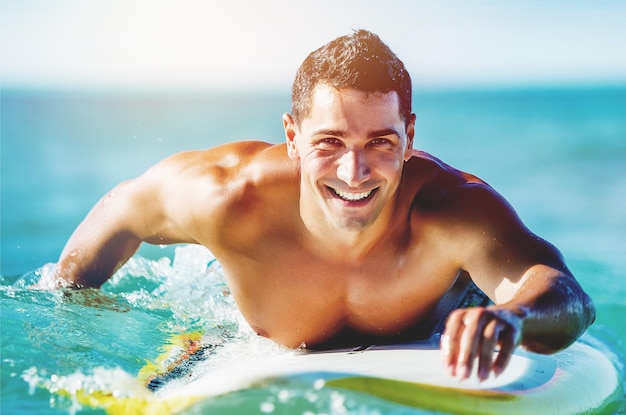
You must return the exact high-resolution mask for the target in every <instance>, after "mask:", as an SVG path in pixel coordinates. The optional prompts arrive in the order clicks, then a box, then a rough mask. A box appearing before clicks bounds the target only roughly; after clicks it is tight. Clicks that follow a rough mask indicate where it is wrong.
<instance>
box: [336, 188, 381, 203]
mask: <svg viewBox="0 0 626 415" xmlns="http://www.w3.org/2000/svg"><path fill="white" fill-rule="evenodd" d="M331 189H332V191H333V192H334V193H335V194H336V195H337V196H339V198H341V199H343V200H345V201H346V202H358V201H360V200H364V199H367V198H368V197H369V196H370V195H371V194H372V193H374V190H375V189H374V190H369V191H367V192H358V193H352V192H344V191H341V190H337V189H333V188H331Z"/></svg>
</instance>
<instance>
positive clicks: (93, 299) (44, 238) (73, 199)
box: [0, 88, 626, 414]
mask: <svg viewBox="0 0 626 415" xmlns="http://www.w3.org/2000/svg"><path fill="white" fill-rule="evenodd" d="M288 110H289V97H288V96H287V95H280V94H275V95H271V94H250V95H235V96H232V95H211V94H205V95H203V94H196V95H189V94H187V95H183V94H165V93H164V94H145V93H144V94H131V93H119V94H118V93H77V92H74V93H68V92H65V93H62V92H50V91H7V90H4V91H2V106H1V111H2V120H1V129H2V131H1V139H2V147H1V157H2V158H1V180H2V186H1V259H2V261H1V270H0V274H1V276H2V279H1V280H0V296H1V297H0V298H1V301H2V303H1V308H0V313H1V320H0V323H1V325H0V330H1V341H2V345H1V353H2V356H1V360H2V361H1V365H2V366H1V369H2V373H1V386H2V397H1V398H2V400H1V407H0V409H1V412H2V413H8V414H11V413H20V414H42V413H43V414H46V413H47V414H55V413H68V412H69V413H101V412H102V411H100V410H97V409H91V408H86V407H83V406H82V405H81V404H79V403H78V402H77V401H76V399H75V394H72V393H70V394H69V395H66V396H63V395H60V394H58V393H51V392H50V389H52V390H54V389H59V388H66V389H70V390H75V389H76V388H77V387H83V388H87V389H88V388H93V389H104V390H107V388H108V390H122V389H123V391H121V392H123V393H133V389H132V387H131V386H129V385H131V383H132V382H131V383H128V382H130V381H129V380H128V378H129V377H133V376H135V375H136V374H137V372H138V371H139V370H140V369H141V368H142V367H143V366H144V365H145V362H146V359H148V360H153V359H155V358H156V357H157V356H158V355H159V353H160V350H159V349H158V347H159V346H160V345H163V344H164V343H166V342H167V339H168V337H169V336H171V335H173V334H177V333H181V332H185V331H189V330H202V331H204V332H206V333H207V336H209V337H210V338H211V339H212V340H215V341H221V342H223V343H224V344H225V345H226V346H227V347H225V348H223V350H224V352H223V353H222V354H221V355H218V356H217V357H216V360H214V363H215V364H218V363H219V364H227V362H228V361H229V359H236V356H237V353H241V351H242V350H246V349H245V348H248V349H250V348H252V349H255V350H260V351H263V352H265V351H268V350H269V351H268V353H273V352H276V351H275V350H272V347H271V345H268V344H266V343H263V341H262V340H259V339H258V338H256V337H255V336H253V335H252V334H251V333H250V332H249V329H248V328H247V327H246V325H245V324H242V323H241V317H240V316H239V314H238V312H237V310H236V307H235V306H234V305H233V304H232V301H231V300H230V298H229V297H228V295H225V294H224V291H225V290H224V288H225V287H224V285H223V280H222V278H221V274H220V272H219V267H218V266H217V264H213V266H212V267H210V268H209V269H208V270H206V269H205V267H206V262H207V261H209V260H210V258H209V257H207V256H206V255H208V254H206V253H202V252H198V251H196V250H195V249H194V247H184V246H181V247H177V251H176V252H175V250H174V248H172V247H170V248H162V247H151V246H145V247H143V248H142V249H141V250H140V252H139V254H138V255H137V256H136V257H135V258H134V259H133V260H132V261H131V262H130V263H129V264H128V266H126V267H125V268H123V269H122V270H120V272H119V273H118V274H117V275H116V277H115V278H113V279H112V280H111V281H109V282H108V283H107V284H106V285H105V286H104V287H103V289H102V290H86V291H81V292H61V291H56V292H34V291H31V290H28V289H26V288H25V286H26V285H27V283H28V282H30V281H33V280H35V279H37V278H38V276H39V275H40V274H41V273H43V272H49V271H50V267H52V265H46V264H51V263H53V262H54V261H56V259H57V257H58V255H59V253H60V251H61V249H62V247H63V244H64V242H65V240H66V239H67V238H68V237H69V235H70V233H71V232H72V231H73V229H74V227H75V226H76V225H77V224H78V222H79V221H80V220H81V219H82V217H83V216H84V215H85V214H86V213H87V211H88V210H89V209H90V207H91V206H92V205H93V204H94V203H95V202H96V201H97V200H98V198H99V197H100V196H102V195H103V194H104V193H105V192H106V191H107V190H108V189H110V188H111V187H112V186H114V185H115V184H116V183H117V182H119V181H121V180H123V179H125V178H128V177H132V176H135V175H138V174H140V173H141V172H143V171H144V170H145V169H146V168H147V167H148V166H150V165H151V164H153V163H154V162H156V161H158V160H160V159H161V158H163V157H165V156H167V155H169V154H171V153H173V152H176V151H181V150H187V149H197V148H205V147H209V146H213V145H215V144H219V143H222V142H227V141H232V140H242V139H261V140H265V141H270V142H280V141H282V140H283V136H282V128H281V127H282V124H281V120H280V115H281V114H282V113H283V112H286V111H288ZM415 111H416V113H417V115H418V125H417V137H416V146H417V147H419V148H422V149H425V150H427V151H430V152H432V153H434V154H435V155H437V156H438V157H440V158H442V159H443V160H445V161H447V162H449V163H450V164H452V165H455V166H457V167H459V168H461V169H464V170H468V171H471V172H473V173H475V174H477V175H478V176H480V177H481V178H483V179H485V180H486V181H487V182H489V183H490V184H492V185H493V186H494V187H495V188H496V189H498V190H499V191H500V192H501V193H502V194H504V196H505V197H507V198H508V199H509V200H510V201H511V203H512V204H513V205H514V206H515V207H516V209H517V211H518V213H519V214H520V216H521V217H522V219H523V220H524V221H525V222H526V223H527V224H528V226H529V227H530V228H531V229H533V230H534V231H535V232H537V233H538V234H539V235H541V236H543V237H545V238H547V239H548V240H550V241H552V242H553V243H555V244H556V245H557V246H558V247H559V248H560V249H561V251H562V252H563V254H564V256H565V257H566V260H567V261H568V264H569V265H570V268H571V269H572V271H573V272H574V273H575V275H576V276H577V277H578V279H579V280H580V281H581V283H582V285H583V286H584V287H585V289H586V290H587V291H588V292H589V293H590V294H591V295H592V297H593V298H594V300H595V302H596V306H597V308H598V319H597V321H596V323H595V324H594V325H593V326H592V327H591V329H590V330H589V334H590V335H591V336H593V338H595V339H597V340H598V342H599V347H601V348H603V349H604V350H605V351H606V353H607V354H609V355H610V357H611V358H612V360H613V361H614V362H615V364H616V366H617V367H618V369H619V371H620V372H621V373H624V372H625V366H626V344H625V342H626V329H625V328H624V324H623V319H624V317H625V316H626V278H625V277H626V237H625V236H624V235H625V234H626V117H625V116H624V114H626V88H613V89H608V88H605V89H593V88H586V89H581V88H579V89H562V90H545V89H536V90H507V91H462V92H450V91H448V92H432V91H429V92H420V91H416V98H415ZM259 342H260V343H259ZM250 344H252V346H249V345H250ZM124 382H126V383H124ZM120 385H125V386H124V387H121V386H120ZM72 388H73V389H72ZM124 391H126V392H124ZM252 395H254V399H251V396H252ZM245 398H250V399H248V400H247V402H253V403H252V405H253V406H254V408H258V409H259V410H261V409H263V410H266V411H268V412H269V411H270V410H273V411H274V413H305V412H307V411H308V412H309V413H312V414H321V413H333V414H344V413H350V414H354V413H363V414H373V413H382V414H409V413H410V414H415V413H423V412H418V411H415V410H409V409H407V408H405V407H402V406H399V405H393V404H389V403H386V402H383V401H379V400H376V399H373V398H367V399H366V398H363V397H362V396H359V395H356V394H350V393H348V392H342V391H333V390H328V391H326V390H321V391H320V390H312V389H310V388H308V387H307V386H304V385H274V386H269V387H267V388H265V389H262V390H261V391H254V392H248V395H246V393H244V394H243V396H240V395H237V396H235V397H231V398H229V399H230V400H220V401H216V402H214V403H213V404H212V405H214V406H215V407H218V408H219V409H218V412H219V413H228V411H230V412H231V413H241V408H242V406H241V405H242V402H244V401H245ZM262 405H263V406H262ZM225 408H230V409H225ZM619 413H626V410H625V409H622V410H621V412H619Z"/></svg>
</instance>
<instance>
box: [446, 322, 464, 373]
mask: <svg viewBox="0 0 626 415" xmlns="http://www.w3.org/2000/svg"><path fill="white" fill-rule="evenodd" d="M463 315H464V312H463V310H456V311H454V312H452V313H451V314H450V316H449V317H448V321H447V322H446V329H445V331H444V333H443V335H442V336H441V338H442V344H441V346H442V351H443V354H444V364H445V365H446V368H447V370H448V372H449V373H450V375H452V376H456V362H457V356H458V353H459V342H460V337H461V334H462V331H463Z"/></svg>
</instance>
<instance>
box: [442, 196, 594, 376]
mask: <svg viewBox="0 0 626 415" xmlns="http://www.w3.org/2000/svg"><path fill="white" fill-rule="evenodd" d="M471 193H472V199H473V200H471V201H469V203H466V204H465V209H466V213H467V214H468V216H469V221H470V222H468V223H471V224H472V225H471V226H469V227H466V226H462V228H465V229H467V230H468V232H467V234H468V235H471V237H470V240H471V242H470V243H469V244H468V243H466V244H465V246H464V247H459V249H460V250H461V251H462V252H463V253H464V254H465V258H464V265H463V268H464V269H465V270H466V271H468V272H469V273H470V276H472V279H473V280H474V282H475V283H476V284H477V285H478V287H479V288H481V289H482V290H483V291H485V293H486V294H487V295H489V297H490V298H492V299H493V300H494V302H495V305H493V306H490V307H475V308H469V309H461V310H456V311H455V312H453V313H452V314H451V315H450V317H449V319H448V321H447V323H446V329H445V332H444V336H443V337H442V348H443V349H444V351H445V352H446V364H447V366H448V368H449V371H450V373H451V374H452V375H453V376H457V377H460V378H466V377H469V375H470V374H471V371H472V367H473V363H474V360H475V359H476V358H478V376H479V378H481V379H485V378H487V377H488V376H489V373H490V372H492V371H493V372H494V373H495V374H499V373H500V372H502V370H504V368H505V367H506V365H507V364H508V362H509V360H510V358H511V355H512V353H513V351H514V350H515V348H516V347H517V346H518V345H520V344H521V345H522V346H524V347H525V348H527V349H528V350H531V351H535V352H539V353H552V352H556V351H558V350H561V349H563V348H565V347H567V346H569V345H570V344H571V343H573V342H574V341H575V340H576V339H577V338H578V337H579V336H580V335H581V334H582V333H583V332H584V331H585V330H586V328H587V327H588V326H589V325H590V324H591V323H593V321H594V319H595V308H594V306H593V303H592V301H591V299H590V298H589V296H588V295H587V294H586V293H585V292H584V291H583V289H582V288H581V286H580V285H579V284H578V282H577V281H576V279H575V278H574V277H573V276H572V274H571V272H570V271H569V270H568V269H567V267H566V265H565V263H564V261H563V259H562V256H561V254H560V253H559V252H558V250H557V249H556V248H555V247H554V246H552V245H551V244H549V243H548V242H546V241H544V240H542V239H540V238H538V237H537V236H536V235H534V234H532V233H531V232H530V231H529V230H528V229H526V227H525V226H524V225H523V224H522V223H521V221H520V220H519V218H518V217H517V215H516V214H515V212H514V211H513V209H512V208H511V207H510V206H509V205H508V203H506V201H504V199H503V198H502V197H501V196H499V195H497V194H496V193H495V192H494V191H493V190H491V189H490V188H488V187H486V186H478V187H477V188H476V189H473V190H472V192H471ZM470 229H471V230H470ZM498 349H499V351H498V352H497V354H496V355H497V357H496V358H495V360H494V351H496V350H498Z"/></svg>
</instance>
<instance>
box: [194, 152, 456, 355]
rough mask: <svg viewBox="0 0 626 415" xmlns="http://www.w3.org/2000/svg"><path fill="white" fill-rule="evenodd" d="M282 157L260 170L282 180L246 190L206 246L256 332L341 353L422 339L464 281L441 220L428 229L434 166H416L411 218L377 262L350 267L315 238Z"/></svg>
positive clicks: (408, 205)
mask: <svg viewBox="0 0 626 415" xmlns="http://www.w3.org/2000/svg"><path fill="white" fill-rule="evenodd" d="M278 147H280V146H278ZM281 150H282V151H284V148H282V149H279V150H275V149H272V150H270V152H272V151H273V152H274V154H272V156H271V157H269V158H268V160H267V162H270V163H275V166H274V168H273V169H260V170H259V171H266V170H268V171H274V172H275V173H274V177H272V176H271V175H270V176H267V177H265V176H261V177H259V176H255V175H254V174H251V177H254V179H253V180H250V181H248V182H247V183H246V184H245V185H243V186H245V189H241V188H240V189H238V192H240V194H239V195H238V196H236V197H234V199H232V200H231V202H230V203H229V206H228V209H226V211H227V213H226V214H225V216H224V218H222V220H221V221H220V227H222V230H223V231H222V232H219V233H218V234H219V236H215V235H216V234H215V233H211V236H210V237H208V238H207V239H206V241H202V240H200V241H199V242H201V243H204V244H205V245H207V247H208V248H209V249H210V250H211V251H212V252H213V253H214V254H215V256H216V257H217V258H218V260H219V261H220V264H221V265H222V267H223V269H224V271H225V274H226V277H227V280H228V284H229V287H230V289H231V292H232V294H233V296H234V298H235V300H236V301H237V304H238V305H239V308H240V310H241V312H242V313H243V315H244V317H245V318H246V319H247V321H248V322H249V324H250V325H251V327H252V328H253V329H254V330H255V331H256V332H257V333H259V334H260V335H262V336H266V337H269V338H271V339H273V340H275V341H277V342H279V343H281V344H284V345H287V346H290V347H298V346H302V345H306V346H307V347H315V346H317V345H320V344H324V343H331V344H332V343H333V339H335V338H337V337H338V336H341V335H342V334H343V335H344V337H346V336H345V333H351V335H350V336H347V337H350V338H352V339H355V341H357V342H358V341H359V340H357V338H358V336H357V334H358V335H363V336H367V337H374V338H376V337H380V338H384V337H390V336H391V337H394V336H399V335H402V334H405V333H407V331H413V332H414V334H415V335H416V336H420V335H421V333H419V325H420V322H421V321H423V320H425V319H427V318H428V317H429V315H430V312H431V311H432V309H433V307H434V306H435V305H436V304H437V302H438V301H439V300H440V299H441V297H442V296H443V295H444V294H445V293H446V292H447V291H448V289H449V288H450V287H451V286H452V285H453V284H454V282H455V280H456V278H457V276H458V275H459V272H460V270H459V267H458V264H456V263H454V262H453V261H451V260H450V255H449V254H448V253H447V252H446V250H445V249H444V244H441V241H440V235H437V230H436V228H437V226H436V225H435V226H433V225H432V223H434V222H436V221H433V219H432V218H430V217H429V218H428V223H429V225H428V226H423V222H424V221H425V219H426V216H427V215H432V213H431V212H430V211H429V209H431V207H430V206H426V205H425V206H424V207H421V206H420V202H419V197H418V192H419V191H420V189H422V188H424V187H425V186H424V185H425V180H426V181H428V180H432V177H434V176H436V174H435V175H433V171H434V170H433V169H436V166H435V165H434V163H433V162H432V161H429V160H428V159H426V158H422V157H420V156H419V154H416V157H414V159H415V160H413V159H412V160H411V161H410V162H409V164H408V165H407V168H410V169H413V170H415V171H413V172H411V174H410V175H407V177H411V179H410V180H411V182H409V181H407V182H405V183H403V185H402V186H401V189H402V190H401V191H402V192H403V194H402V195H401V196H400V198H399V200H400V203H402V204H403V205H404V206H403V207H402V208H401V211H402V212H404V213H403V215H399V216H403V217H400V218H399V219H398V223H397V224H396V225H397V226H394V227H392V228H393V229H391V230H390V232H389V234H388V235H387V237H386V238H385V240H384V241H381V242H380V243H379V244H378V246H376V247H375V249H372V250H371V252H370V253H369V254H368V255H367V256H365V257H363V258H361V259H359V260H355V259H351V260H347V259H345V258H344V256H343V255H341V254H339V255H328V252H325V251H324V249H325V247H324V246H323V244H321V242H320V241H311V240H309V239H307V236H306V231H305V230H304V228H303V225H302V222H301V220H300V216H299V214H298V204H297V201H298V192H299V190H298V186H299V183H298V182H297V180H294V178H297V171H296V172H295V174H294V172H293V171H291V169H290V168H289V167H288V166H289V163H290V162H289V161H288V160H287V159H286V158H285V159H282V160H280V162H279V163H276V162H277V160H275V159H276V157H277V156H276V154H278V152H279V151H281ZM289 175H292V176H289ZM288 176H289V177H288ZM453 180H460V179H459V178H453ZM426 184H427V182H426ZM444 203H445V202H444ZM407 217H410V218H411V219H410V222H411V223H406V221H407V219H406V218H407ZM329 237H330V236H329ZM212 238H213V239H212ZM215 238H219V241H216V240H215ZM199 239H200V238H199ZM382 293H384V295H382Z"/></svg>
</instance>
